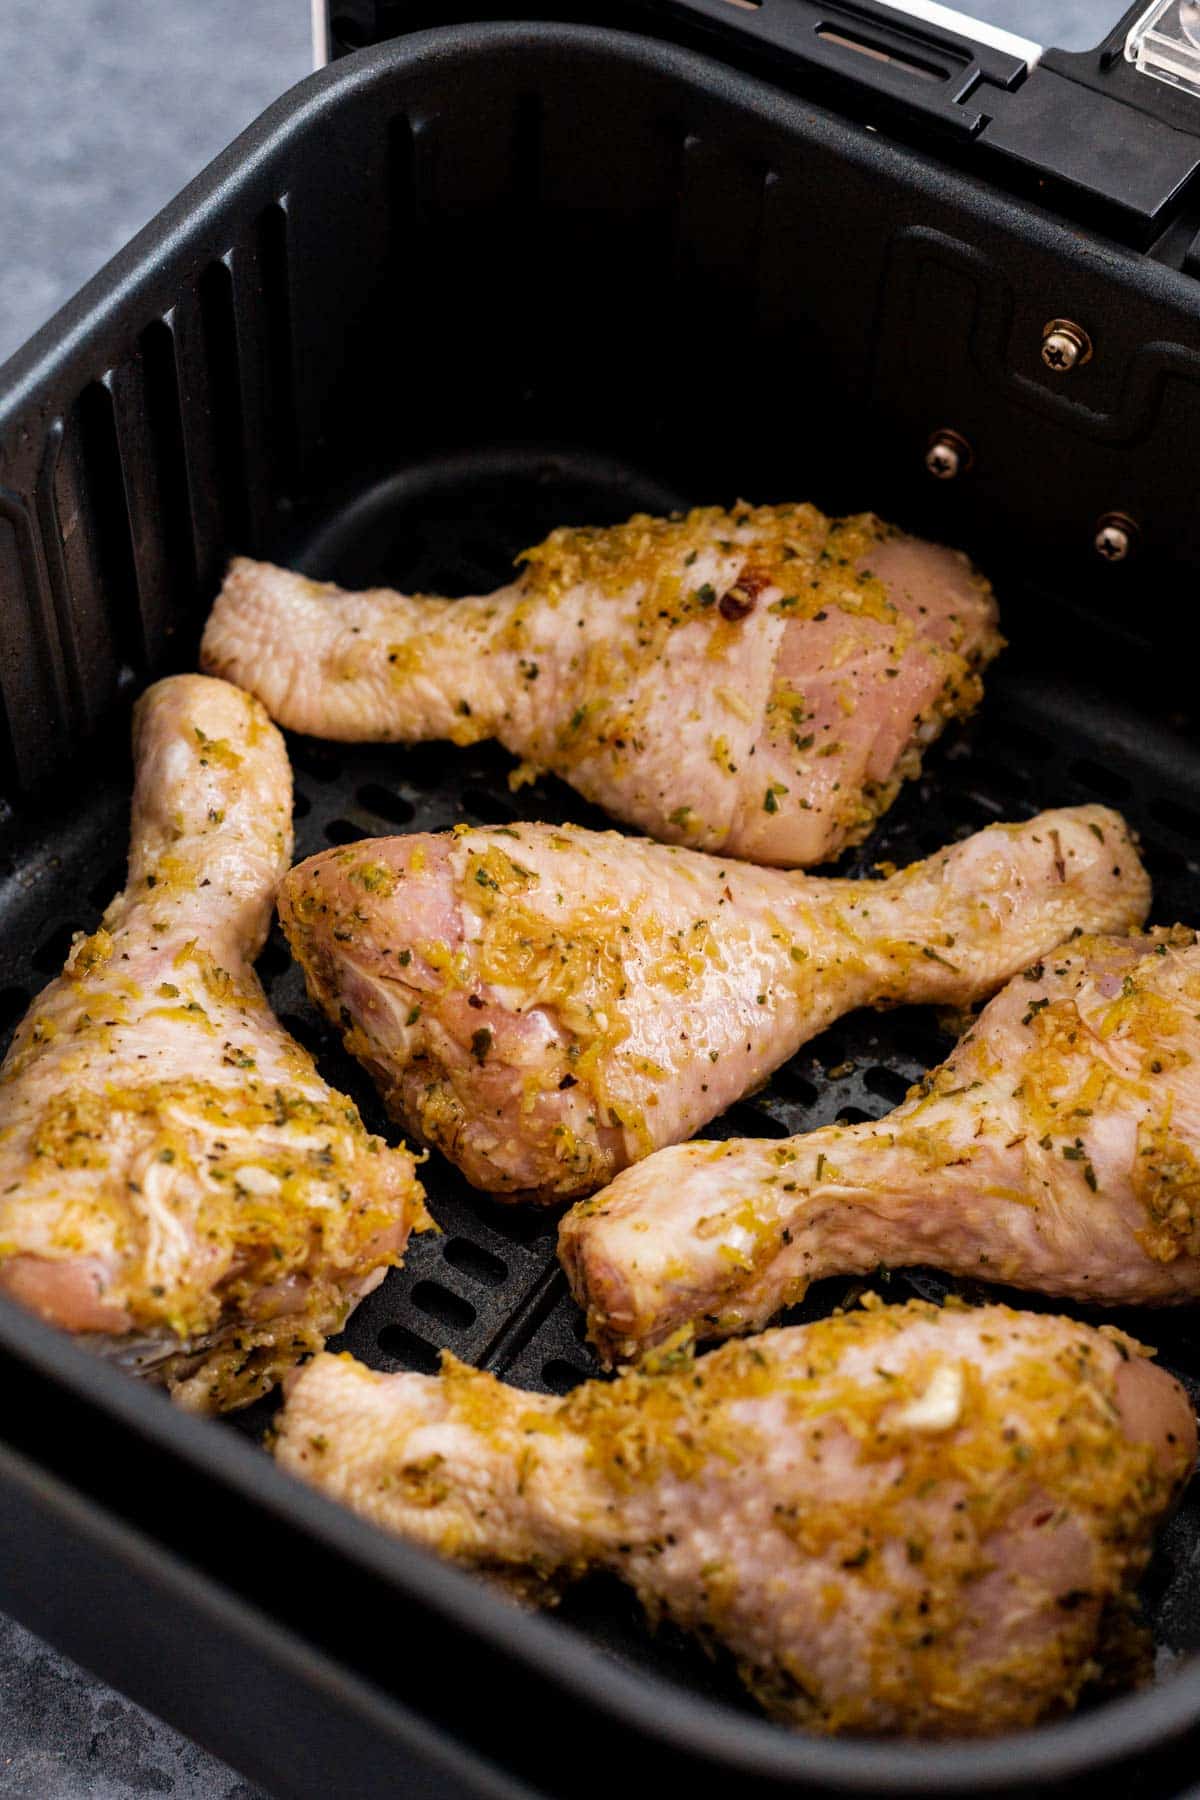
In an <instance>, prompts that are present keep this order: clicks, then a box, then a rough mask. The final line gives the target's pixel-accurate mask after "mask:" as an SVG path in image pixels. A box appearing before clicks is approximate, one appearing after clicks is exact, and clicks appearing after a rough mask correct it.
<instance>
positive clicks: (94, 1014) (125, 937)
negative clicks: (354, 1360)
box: [0, 675, 423, 1411]
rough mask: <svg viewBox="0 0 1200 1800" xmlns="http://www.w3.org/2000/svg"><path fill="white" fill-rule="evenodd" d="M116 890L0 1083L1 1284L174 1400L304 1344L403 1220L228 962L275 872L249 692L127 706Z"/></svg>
mask: <svg viewBox="0 0 1200 1800" xmlns="http://www.w3.org/2000/svg"><path fill="white" fill-rule="evenodd" d="M134 738H135V744H134V748H135V760H136V764H137V783H136V787H135V790H134V798H133V820H132V827H131V841H130V855H129V876H128V881H127V884H126V886H125V889H124V891H123V892H122V893H120V894H119V895H118V896H117V898H116V899H115V900H114V901H113V903H112V905H111V906H110V907H109V909H108V911H107V912H106V913H105V915H104V921H103V924H102V925H101V927H100V929H99V930H98V931H95V932H93V933H92V935H91V936H90V937H87V938H78V939H77V940H76V942H75V945H74V947H73V949H72V951H71V954H70V956H69V958H68V960H67V964H66V968H65V969H64V971H63V973H62V974H61V975H60V976H59V977H58V978H57V979H56V980H55V981H52V982H51V983H50V985H49V987H47V988H46V989H45V990H44V992H43V993H42V994H41V995H39V997H38V999H37V1000H36V1001H35V1002H34V1004H33V1006H32V1007H31V1009H30V1011H29V1013H28V1014H27V1016H26V1018H25V1020H24V1022H23V1023H22V1025H21V1027H20V1030H19V1031H18V1033H17V1036H16V1039H15V1041H14V1043H13V1046H12V1048H11V1050H10V1051H9V1053H8V1056H7V1058H6V1059H5V1061H4V1064H3V1068H2V1069H0V1290H3V1291H4V1292H6V1293H7V1294H9V1295H10V1296H12V1297H13V1298H15V1299H17V1300H19V1301H21V1302H23V1303H24V1304H25V1305H26V1306H28V1307H31V1308H32V1309H33V1310H34V1311H35V1312H38V1313H40V1314H41V1315H42V1317H43V1318H45V1319H48V1320H50V1321H51V1322H52V1323H53V1324H56V1325H59V1326H61V1327H63V1328H64V1329H65V1330H67V1331H70V1332H74V1333H76V1334H79V1335H80V1336H81V1337H82V1338H83V1339H84V1340H85V1341H86V1342H88V1343H89V1344H91V1345H92V1346H94V1347H95V1348H97V1349H101V1350H103V1351H104V1352H105V1353H106V1354H108V1355H111V1356H114V1357H116V1358H117V1359H119V1360H120V1361H121V1362H123V1363H124V1364H126V1365H127V1366H129V1367H130V1368H133V1369H135V1370H136V1371H137V1372H139V1373H146V1374H149V1375H152V1376H153V1377H154V1378H155V1379H157V1380H160V1381H164V1382H166V1383H167V1385H168V1386H169V1387H170V1388H171V1389H172V1391H173V1393H174V1395H175V1397H176V1399H178V1400H180V1401H181V1402H182V1403H183V1404H184V1405H186V1406H188V1407H190V1408H192V1409H193V1410H197V1411H210V1410H214V1409H217V1408H224V1407H230V1406H239V1405H243V1404H245V1403H246V1402H247V1401H250V1400H253V1399H255V1398H256V1397H257V1396H258V1395H259V1394H260V1393H262V1392H264V1391H265V1390H266V1389H267V1388H268V1387H270V1386H271V1385H272V1383H273V1382H274V1381H275V1380H277V1379H278V1377H279V1375H280V1373H281V1372H282V1371H283V1370H284V1369H286V1368H289V1367H290V1366H291V1365H292V1364H293V1363H294V1362H295V1361H296V1360H297V1359H298V1358H299V1357H301V1356H305V1355H308V1354H310V1353H311V1352H312V1351H313V1350H316V1349H319V1348H320V1346H321V1344H322V1343H323V1341H324V1339H325V1337H326V1336H327V1335H328V1334H329V1333H330V1332H332V1331H334V1330H336V1329H337V1328H338V1327H339V1325H340V1324H341V1322H342V1320H343V1319H344V1318H345V1316H346V1314H347V1313H348V1312H349V1311H350V1310H351V1309H352V1307H353V1306H354V1305H355V1304H356V1302H357V1301H358V1300H359V1299H360V1298H361V1297H362V1296H363V1295H364V1294H365V1293H368V1292H369V1291H370V1290H371V1289H372V1288H373V1287H375V1286H376V1285H377V1284H378V1283H379V1282H380V1281H381V1280H382V1279H383V1275H384V1272H385V1270H386V1268H387V1266H388V1265H389V1264H390V1263H394V1262H396V1261H397V1260H398V1258H399V1255H400V1252H401V1250H402V1249H403V1247H404V1243H405V1240H406V1238H407V1237H408V1233H409V1230H410V1228H412V1227H413V1226H414V1225H415V1224H417V1223H419V1222H420V1221H421V1219H422V1217H423V1208H422V1202H421V1190H420V1187H419V1185H418V1184H417V1182H416V1180H415V1178H414V1175H413V1160H412V1158H411V1156H409V1154H408V1152H407V1151H405V1150H392V1149H389V1148H388V1147H387V1145H386V1144H385V1143H384V1142H383V1141H382V1140H381V1139H379V1138H375V1137H371V1136H370V1135H369V1134H368V1133H367V1131H366V1130H365V1129H364V1127H363V1125H362V1122H361V1120H360V1119H359V1116H358V1113H357V1111H356V1109H355V1107H354V1106H353V1104H352V1103H351V1102H350V1101H349V1100H348V1099H346V1098H345V1096H344V1095H342V1094H338V1093H335V1092H334V1091H333V1090H332V1089H331V1088H330V1087H328V1086H327V1084H326V1083H325V1082H324V1081H323V1080H322V1079H321V1077H320V1076H319V1075H318V1074H317V1071H316V1069H315V1067H314V1066H313V1063H312V1060H311V1058H310V1057H309V1056H308V1055H307V1054H306V1052H305V1051H303V1050H302V1049H301V1048H300V1047H299V1045H298V1044H296V1043H294V1042H293V1041H292V1039H291V1038H289V1037H288V1035H287V1033H286V1032H285V1031H284V1030H283V1029H282V1027H281V1026H280V1025H279V1024H278V1022H277V1021H276V1019H275V1018H274V1016H273V1014H272V1013H271V1011H270V1009H269V1007H268V1005H267V1002H266V998H265V996H264V995H263V991H262V988H261V987H260V986H259V983H258V979H257V977H256V975H255V974H254V971H253V969H252V968H251V966H250V964H251V961H252V959H253V958H254V957H255V956H256V955H257V953H258V951H259V950H260V949H261V948H262V943H263V939H264V937H265V936H266V932H267V926H268V923H269V920H270V916H271V905H272V901H273V899H274V896H275V888H276V885H277V883H278V881H279V879H280V877H281V876H282V874H283V873H284V871H285V870H286V869H287V867H288V863H289V861H290V858H291V847H292V830H291V798H292V796H291V772H290V770H289V768H288V762H287V756H286V753H285V751H284V747H283V741H282V739H281V738H280V736H279V733H278V732H277V731H276V730H275V727H274V726H273V725H272V724H271V723H270V721H269V719H268V718H267V716H266V714H265V713H264V711H263V709H262V707H261V706H260V705H259V703H258V701H256V700H252V699H251V698H250V696H249V695H248V694H243V693H241V692H240V691H239V690H238V689H237V688H234V687H230V686H228V685H227V684H226V683H225V682H222V681H210V680H208V679H206V678H205V677H203V676H198V675H197V676H177V677H175V678H173V679H171V680H168V681H162V682H159V683H158V685H157V686H156V687H153V688H151V689H150V690H149V692H148V693H147V694H146V695H145V696H144V697H143V699H142V700H141V702H140V703H139V706H138V709H137V713H136V719H135V728H134Z"/></svg>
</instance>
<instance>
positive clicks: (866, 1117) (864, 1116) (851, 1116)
mask: <svg viewBox="0 0 1200 1800" xmlns="http://www.w3.org/2000/svg"><path fill="white" fill-rule="evenodd" d="M874 1119H875V1114H874V1113H869V1112H864V1111H863V1109H862V1107H861V1106H843V1107H842V1109H841V1110H840V1112H839V1113H838V1115H837V1122H838V1124H839V1125H870V1124H873V1123H874Z"/></svg>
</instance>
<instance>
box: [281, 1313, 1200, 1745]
mask: <svg viewBox="0 0 1200 1800" xmlns="http://www.w3.org/2000/svg"><path fill="white" fill-rule="evenodd" d="M1145 1354H1146V1353H1145V1352H1143V1351H1142V1350H1141V1348H1140V1347H1139V1346H1138V1345H1137V1344H1135V1343H1134V1342H1133V1340H1132V1339H1131V1338H1127V1337H1124V1336H1122V1335H1121V1334H1120V1333H1119V1332H1115V1331H1114V1332H1099V1331H1094V1330H1091V1329H1090V1328H1089V1327H1087V1326H1086V1325H1079V1324H1076V1323H1074V1322H1073V1321H1072V1320H1069V1319H1056V1318H1050V1317H1038V1316H1036V1315H1033V1314H1027V1313H1017V1312H1011V1311H1010V1310H1009V1309H1008V1308H1007V1307H1001V1306H989V1307H982V1308H980V1309H978V1310H968V1309H967V1308H964V1307H949V1306H948V1307H947V1308H946V1309H945V1310H944V1311H940V1312H939V1311H938V1309H937V1308H936V1307H931V1306H927V1305H924V1304H922V1303H913V1304H911V1305H909V1306H905V1307H882V1306H875V1307H873V1308H870V1309H868V1310H867V1311H864V1312H856V1313H850V1314H846V1315H843V1316H838V1317H835V1318H832V1319H825V1320H823V1321H821V1322H820V1323H819V1324H816V1325H809V1326H804V1327H793V1328H792V1329H791V1330H785V1331H771V1332H767V1333H765V1334H764V1335H763V1336H762V1337H759V1338H756V1339H754V1341H753V1342H752V1343H748V1344H728V1345H726V1346H725V1347H724V1348H723V1349H721V1350H717V1351H714V1352H713V1353H712V1354H711V1355H709V1356H705V1357H702V1358H700V1359H699V1360H698V1361H695V1362H692V1361H691V1360H690V1359H689V1358H688V1357H687V1355H686V1353H677V1354H675V1355H673V1356H666V1357H663V1358H662V1359H660V1363H659V1365H658V1366H657V1367H656V1368H655V1369H654V1370H653V1371H650V1370H647V1371H641V1372H636V1373H627V1374H625V1375H622V1376H621V1377H620V1378H619V1379H618V1380H616V1381H614V1382H601V1381H590V1382H587V1383H585V1384H584V1385H583V1386H582V1387H580V1388H577V1389H576V1390H575V1392H574V1393H573V1394H571V1395H570V1396H569V1397H568V1398H567V1399H565V1400H558V1399H551V1398H548V1397H546V1396H545V1395H541V1394H528V1393H521V1392H519V1391H517V1390H516V1389H514V1388H509V1387H505V1386H504V1385H503V1384H502V1383H501V1382H499V1381H497V1380H495V1378H494V1377H493V1376H491V1375H485V1374H482V1373H481V1372H480V1371H478V1370H476V1369H472V1368H469V1367H467V1366H466V1365H465V1364H463V1363H460V1362H457V1361H456V1360H455V1359H454V1358H453V1357H451V1356H449V1355H446V1356H445V1357H443V1362H442V1372H441V1374H440V1375H439V1376H428V1375H410V1374H402V1375H377V1374H374V1373H372V1372H371V1370H369V1369H366V1368H364V1367H363V1366H362V1365H361V1364H360V1363H356V1362H355V1361H354V1360H353V1359H352V1358H351V1357H348V1356H342V1357H335V1356H328V1355H326V1356H320V1357H318V1358H317V1359H316V1361H315V1362H313V1363H311V1364H310V1365H309V1366H308V1367H307V1368H305V1369H304V1370H302V1371H301V1372H300V1374H299V1375H298V1376H296V1377H295V1378H294V1381H293V1383H292V1384H291V1386H290V1392H289V1395H288V1400H287V1405H286V1407H285V1409H284V1412H283V1415H282V1423H281V1426H280V1431H279V1437H278V1440H277V1445H276V1454H277V1456H278V1457H279V1459H280V1461H281V1462H282V1463H283V1464H284V1466H285V1467H286V1468H288V1469H291V1470H293V1471H294V1472H295V1473H297V1474H299V1475H302V1476H303V1477H305V1478H306V1479H307V1480H309V1481H311V1482H314V1483H315V1484H316V1485H317V1486H319V1487H321V1488H324V1489H325V1490H326V1492H328V1493H330V1494H332V1495H333V1496H335V1497H336V1498H337V1499H339V1500H342V1501H345V1502H346V1503H347V1504H348V1505H350V1506H352V1507H354V1508H355V1509H356V1510H357V1511H359V1512H361V1513H363V1514H365V1516H366V1517H367V1518H369V1519H372V1520H374V1521H375V1522H376V1523H377V1524H379V1525H382V1526H384V1527H385V1528H386V1529H388V1530H390V1531H395V1532H399V1533H401V1534H402V1535H403V1536H405V1537H408V1538H412V1539H413V1540H414V1541H415V1542H417V1543H420V1544H424V1545H427V1546H428V1547H429V1548H430V1549H433V1550H436V1551H438V1552H439V1553H440V1554H441V1555H443V1556H447V1557H450V1558H453V1559H454V1560H455V1561H457V1562H460V1563H464V1564H466V1565H467V1566H469V1567H473V1568H477V1569H482V1570H485V1571H487V1572H488V1573H490V1574H492V1575H494V1576H497V1577H499V1578H500V1579H501V1580H502V1581H504V1582H505V1583H506V1584H507V1585H510V1586H512V1587H515V1588H516V1589H517V1590H518V1591H519V1592H522V1593H524V1594H525V1595H526V1597H529V1598H534V1599H539V1598H540V1599H543V1600H549V1599H553V1598H554V1597H555V1595H556V1593H557V1591H558V1590H559V1589H560V1588H562V1587H565V1586H566V1585H567V1583H569V1582H570V1581H573V1580H575V1579H576V1578H578V1577H579V1576H581V1575H583V1574H584V1573H585V1572H586V1571H587V1570H589V1569H594V1568H604V1569H609V1570H613V1571H615V1572H616V1573H617V1574H618V1575H620V1576H621V1577H622V1578H623V1579H624V1580H626V1581H628V1582H629V1583H630V1584H631V1585H632V1586H633V1587H635V1588H636V1590H637V1592H638V1595H639V1597H640V1598H641V1600H642V1601H643V1603H644V1604H645V1606H646V1607H647V1609H648V1610H649V1611H650V1612H651V1613H652V1614H653V1615H657V1616H663V1615H665V1616H666V1617H668V1618H670V1619H672V1620H674V1621H675V1622H676V1623H677V1624H679V1625H682V1626H684V1627H686V1628H687V1629H689V1630H692V1631H696V1632H699V1633H700V1634H701V1635H702V1636H703V1637H704V1638H705V1639H706V1640H708V1641H710V1642H712V1641H719V1642H721V1643H723V1644H724V1645H725V1646H726V1647H727V1648H728V1649H729V1650H730V1651H732V1653H733V1656H734V1658H735V1659H736V1662H737V1666H738V1669H739V1672H740V1673H741V1676H742V1679H743V1680H744V1681H745V1683H746V1685H747V1686H748V1687H749V1688H750V1689H751V1691H752V1692H753V1693H754V1694H755V1696H756V1697H757V1698H758V1700H759V1701H760V1702H761V1703H762V1705H763V1706H765V1707H766V1708H767V1710H768V1711H769V1712H771V1713H773V1714H774V1715H775V1716H776V1717H777V1718H780V1719H782V1720H785V1721H786V1722H788V1723H789V1724H794V1725H805V1726H808V1727H810V1728H812V1729H815V1730H819V1731H864V1732H906V1733H912V1734H916V1733H926V1734H929V1735H935V1736H936V1735H959V1734H963V1733H971V1734H977V1733H980V1732H986V1731H999V1730H1003V1729H1005V1728H1012V1727H1016V1726H1021V1725H1029V1724H1032V1723H1033V1722H1034V1721H1035V1720H1037V1719H1039V1718H1041V1717H1042V1716H1043V1715H1044V1714H1046V1713H1048V1712H1051V1711H1061V1710H1063V1709H1064V1708H1067V1707H1070V1706H1071V1705H1072V1704H1073V1703H1074V1701H1075V1699H1076V1698H1077V1696H1078V1694H1079V1692H1080V1689H1081V1688H1082V1686H1083V1685H1084V1683H1085V1681H1087V1680H1088V1679H1090V1678H1094V1677H1095V1675H1096V1674H1097V1672H1098V1671H1097V1664H1098V1663H1099V1664H1100V1665H1101V1667H1103V1664H1104V1660H1105V1654H1106V1650H1107V1649H1108V1648H1109V1645H1110V1643H1111V1645H1112V1647H1113V1648H1115V1647H1116V1646H1117V1645H1119V1644H1120V1642H1121V1637H1122V1627H1123V1628H1124V1636H1125V1638H1126V1639H1128V1636H1129V1624H1130V1616H1129V1615H1130V1612H1131V1610H1132V1608H1133V1604H1134V1591H1133V1590H1134V1584H1135V1583H1136V1581H1137V1579H1138V1576H1139V1575H1140V1573H1141V1570H1142V1568H1143V1567H1144V1565H1145V1562H1146V1558H1147V1555H1148V1552H1149V1548H1150V1541H1151V1535H1152V1533H1153V1531H1154V1528H1155V1526H1156V1525H1157V1524H1158V1522H1159V1520H1160V1519H1161V1518H1162V1516H1163V1513H1164V1512H1165V1511H1166V1509H1167V1507H1168V1506H1169V1505H1170V1503H1171V1501H1172V1499H1173V1498H1174V1496H1175V1495H1176V1493H1177V1492H1178V1490H1179V1489H1180V1487H1181V1486H1182V1484H1183V1482H1184V1481H1185V1480H1186V1479H1187V1476H1188V1475H1189V1474H1190V1472H1191V1468H1192V1462H1193V1459H1194V1456H1195V1448H1196V1429H1195V1422H1194V1420H1193V1417H1192V1410H1191V1406H1190V1405H1189V1403H1188V1400H1187V1396H1186V1395H1185V1394H1184V1392H1183V1390H1182V1388H1181V1387H1180V1386H1179V1385H1178V1383H1177V1382H1175V1381H1174V1380H1173V1379H1172V1378H1171V1377H1170V1376H1169V1375H1168V1374H1166V1373H1165V1372H1164V1371H1163V1370H1161V1369H1157V1368H1155V1367H1154V1365H1153V1364H1152V1363H1150V1362H1147V1361H1145V1360H1144V1356H1145ZM1126 1654H1127V1651H1126Z"/></svg>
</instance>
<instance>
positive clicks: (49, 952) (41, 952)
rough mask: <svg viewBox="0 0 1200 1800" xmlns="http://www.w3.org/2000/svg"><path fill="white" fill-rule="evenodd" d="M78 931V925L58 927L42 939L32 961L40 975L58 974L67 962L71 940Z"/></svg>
mask: <svg viewBox="0 0 1200 1800" xmlns="http://www.w3.org/2000/svg"><path fill="white" fill-rule="evenodd" d="M78 929H79V927H78V926H77V925H56V926H55V927H54V930H53V931H52V932H50V933H49V935H48V936H47V937H44V938H43V939H42V941H41V943H40V944H39V945H38V947H37V949H36V950H35V951H34V953H33V956H32V959H31V960H32V962H33V966H34V968H35V969H36V970H37V972H38V974H39V975H57V974H58V971H59V970H60V969H61V968H62V966H63V964H64V963H65V962H66V960H67V956H68V955H69V953H70V949H71V940H72V938H73V937H74V936H75V933H76V932H77V931H78Z"/></svg>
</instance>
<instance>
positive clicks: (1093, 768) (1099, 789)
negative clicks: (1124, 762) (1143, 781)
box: [1071, 756, 1133, 800]
mask: <svg viewBox="0 0 1200 1800" xmlns="http://www.w3.org/2000/svg"><path fill="white" fill-rule="evenodd" d="M1071 774H1072V775H1073V776H1074V777H1075V779H1076V781H1078V782H1081V783H1082V784H1083V786H1084V787H1086V788H1090V789H1091V791H1092V792H1093V794H1099V795H1100V797H1101V799H1103V800H1124V799H1126V798H1127V797H1128V796H1129V794H1130V793H1132V791H1133V790H1132V788H1131V787H1130V785H1129V783H1128V782H1127V781H1126V779H1125V777H1124V776H1123V775H1118V774H1117V772H1116V770H1115V769H1106V768H1105V766H1104V764H1103V763H1098V762H1093V761H1092V760H1091V758H1090V757H1087V756H1084V757H1081V758H1080V759H1079V761H1078V762H1073V763H1072V764H1071Z"/></svg>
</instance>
